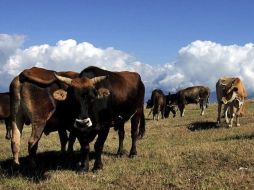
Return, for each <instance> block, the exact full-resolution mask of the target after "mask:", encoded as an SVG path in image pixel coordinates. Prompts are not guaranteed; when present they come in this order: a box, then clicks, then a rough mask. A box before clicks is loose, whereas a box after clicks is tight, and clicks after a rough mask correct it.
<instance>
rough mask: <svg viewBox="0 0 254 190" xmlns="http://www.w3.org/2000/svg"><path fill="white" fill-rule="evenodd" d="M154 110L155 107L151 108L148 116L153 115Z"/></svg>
mask: <svg viewBox="0 0 254 190" xmlns="http://www.w3.org/2000/svg"><path fill="white" fill-rule="evenodd" d="M152 112H153V108H151V110H150V112H149V113H148V116H147V117H149V116H150V115H151V113H152Z"/></svg>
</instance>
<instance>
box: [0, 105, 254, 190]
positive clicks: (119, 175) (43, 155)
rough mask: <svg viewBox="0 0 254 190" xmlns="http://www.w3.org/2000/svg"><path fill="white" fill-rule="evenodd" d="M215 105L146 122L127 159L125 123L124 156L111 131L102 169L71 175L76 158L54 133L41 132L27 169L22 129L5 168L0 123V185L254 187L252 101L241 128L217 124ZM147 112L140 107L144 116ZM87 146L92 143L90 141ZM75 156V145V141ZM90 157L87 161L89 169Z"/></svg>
mask: <svg viewBox="0 0 254 190" xmlns="http://www.w3.org/2000/svg"><path fill="white" fill-rule="evenodd" d="M216 112H217V105H216V104H212V105H210V106H209V108H208V109H207V111H206V113H205V115H204V116H202V117H201V116H200V115H199V114H200V110H199V109H198V106H197V105H188V106H187V110H186V112H185V117H184V118H180V117H179V113H178V115H177V116H176V118H172V116H170V118H168V119H166V120H160V121H153V120H151V119H147V120H146V135H145V137H144V138H143V139H142V140H139V141H138V146H137V149H138V156H137V157H135V158H134V159H129V158H128V152H129V149H130V145H131V138H130V124H129V123H127V124H126V127H125V129H126V137H125V142H124V145H125V150H126V155H124V156H123V157H122V158H117V157H116V156H115V153H116V151H117V147H118V136H117V133H116V132H115V131H114V130H113V129H111V131H110V134H109V137H108V139H107V141H106V143H105V146H104V154H103V156H102V159H103V163H104V168H103V170H101V171H99V172H97V173H93V172H91V171H89V172H88V173H86V174H77V173H76V171H75V164H76V161H73V162H72V161H71V160H70V159H66V158H63V157H62V156H61V154H60V152H59V150H60V143H59V139H58V134H57V133H51V134H50V135H49V136H45V135H43V136H42V138H41V140H40V143H39V148H38V156H37V162H38V169H37V170H36V171H31V169H30V168H29V167H28V158H27V154H28V153H27V141H28V138H29V136H30V132H31V128H30V127H29V126H27V127H25V128H24V132H23V135H22V144H21V155H20V156H21V164H22V166H21V168H20V170H19V172H13V171H12V170H11V169H10V165H11V159H12V153H11V149H10V141H7V140H5V139H4V136H5V128H4V126H3V125H2V124H1V126H0V145H1V147H0V152H1V153H0V189H15V190H16V189H54V190H57V189H254V117H253V114H254V102H252V101H248V102H247V110H246V115H245V116H244V117H242V118H241V119H240V123H241V124H242V125H241V127H233V128H226V127H221V128H217V127H216V125H215V121H216ZM147 114H148V110H146V115H147ZM91 148H92V149H93V143H92V144H91ZM75 150H76V151H75V158H74V160H77V158H78V155H79V154H78V150H79V144H78V143H76V144H75ZM93 162H94V160H93V159H91V161H90V168H92V166H93Z"/></svg>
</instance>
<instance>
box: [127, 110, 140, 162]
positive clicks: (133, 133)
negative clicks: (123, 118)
mask: <svg viewBox="0 0 254 190" xmlns="http://www.w3.org/2000/svg"><path fill="white" fill-rule="evenodd" d="M140 114H141V113H139V112H137V113H136V114H135V115H134V116H133V117H132V118H131V140H132V144H131V150H130V154H129V157H130V158H132V157H134V156H136V155H137V149H136V143H137V136H138V124H139V121H140V118H141V116H140Z"/></svg>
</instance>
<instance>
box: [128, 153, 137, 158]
mask: <svg viewBox="0 0 254 190" xmlns="http://www.w3.org/2000/svg"><path fill="white" fill-rule="evenodd" d="M136 156H137V152H131V153H130V154H129V158H135V157H136Z"/></svg>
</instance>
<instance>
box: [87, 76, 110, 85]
mask: <svg viewBox="0 0 254 190" xmlns="http://www.w3.org/2000/svg"><path fill="white" fill-rule="evenodd" d="M106 78H107V76H100V77H94V78H91V79H90V80H91V81H92V84H96V83H97V82H100V81H102V80H104V79H106Z"/></svg>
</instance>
